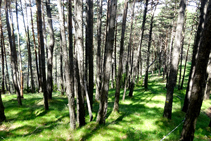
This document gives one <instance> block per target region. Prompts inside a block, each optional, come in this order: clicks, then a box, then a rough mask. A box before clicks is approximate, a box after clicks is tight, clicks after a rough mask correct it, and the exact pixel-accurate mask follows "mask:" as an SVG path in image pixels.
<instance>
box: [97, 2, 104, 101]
mask: <svg viewBox="0 0 211 141" xmlns="http://www.w3.org/2000/svg"><path fill="white" fill-rule="evenodd" d="M102 2H103V0H98V17H97V59H96V60H97V61H96V66H97V67H96V68H97V70H96V72H97V75H96V76H97V77H96V95H95V99H96V100H97V101H99V100H100V89H101V75H102V74H101V26H102Z"/></svg>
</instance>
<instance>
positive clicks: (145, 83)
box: [144, 3, 158, 90]
mask: <svg viewBox="0 0 211 141" xmlns="http://www.w3.org/2000/svg"><path fill="white" fill-rule="evenodd" d="M157 4H158V3H157ZM157 4H156V6H155V9H154V11H153V12H152V17H151V20H150V30H149V41H148V50H147V65H146V67H147V68H146V73H145V78H144V88H145V90H147V89H148V71H149V67H148V66H149V57H150V47H151V42H152V28H153V19H154V13H155V10H156V7H157Z"/></svg>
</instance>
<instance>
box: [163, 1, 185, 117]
mask: <svg viewBox="0 0 211 141" xmlns="http://www.w3.org/2000/svg"><path fill="white" fill-rule="evenodd" d="M185 8H186V0H181V1H180V8H179V12H178V20H177V28H176V35H175V41H174V48H173V50H172V56H171V58H172V61H171V64H170V65H171V66H170V74H169V82H168V86H167V94H166V100H165V107H164V113H163V117H166V118H168V119H171V114H172V102H173V93H174V87H175V85H176V81H177V70H178V63H179V54H180V49H181V40H182V28H183V26H184V16H185Z"/></svg>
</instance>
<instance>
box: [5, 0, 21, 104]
mask: <svg viewBox="0 0 211 141" xmlns="http://www.w3.org/2000/svg"><path fill="white" fill-rule="evenodd" d="M9 7H10V2H8V1H7V2H6V9H5V14H6V23H7V30H8V38H9V44H10V51H11V66H12V74H13V75H12V76H13V83H14V86H15V90H16V93H17V100H18V104H19V105H22V101H21V95H20V89H19V87H18V78H17V76H18V75H17V73H18V67H17V51H16V46H15V36H14V31H13V23H12V20H11V18H10V21H11V23H10V22H9V11H8V10H9ZM10 14H12V13H10ZM10 16H11V15H10Z"/></svg>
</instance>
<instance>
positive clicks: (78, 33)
mask: <svg viewBox="0 0 211 141" xmlns="http://www.w3.org/2000/svg"><path fill="white" fill-rule="evenodd" d="M74 6H75V7H74V8H75V9H74V10H75V19H76V20H75V25H76V26H75V49H76V77H77V82H78V95H77V102H78V108H77V109H78V113H77V115H78V119H79V126H80V127H81V126H83V125H85V124H86V122H85V109H84V98H83V97H84V89H83V87H84V85H83V82H84V65H83V64H84V51H83V0H75V5H74Z"/></svg>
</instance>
